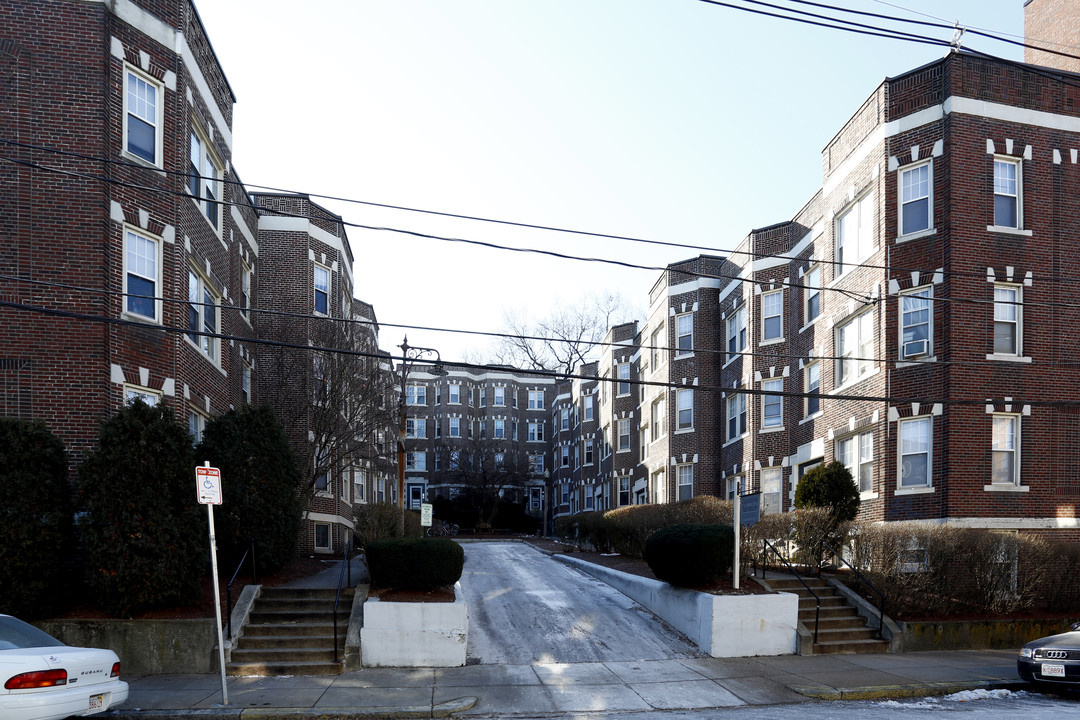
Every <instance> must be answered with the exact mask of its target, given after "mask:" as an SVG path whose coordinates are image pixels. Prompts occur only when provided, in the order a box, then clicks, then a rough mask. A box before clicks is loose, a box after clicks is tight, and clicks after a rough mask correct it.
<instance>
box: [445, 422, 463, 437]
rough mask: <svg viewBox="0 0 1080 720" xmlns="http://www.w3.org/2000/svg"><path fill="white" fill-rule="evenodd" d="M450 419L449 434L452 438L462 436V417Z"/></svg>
mask: <svg viewBox="0 0 1080 720" xmlns="http://www.w3.org/2000/svg"><path fill="white" fill-rule="evenodd" d="M448 420H449V421H450V427H449V428H448V429H447V435H448V436H449V437H452V438H459V437H461V418H456V417H452V418H448Z"/></svg>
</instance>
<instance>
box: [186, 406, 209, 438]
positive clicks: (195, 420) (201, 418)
mask: <svg viewBox="0 0 1080 720" xmlns="http://www.w3.org/2000/svg"><path fill="white" fill-rule="evenodd" d="M209 420H210V418H208V417H207V416H206V414H205V413H203V412H202V411H200V410H196V409H195V408H193V407H189V408H188V433H190V434H191V444H192V445H198V444H199V443H200V442H202V435H203V431H205V430H206V423H207V422H208V421H209Z"/></svg>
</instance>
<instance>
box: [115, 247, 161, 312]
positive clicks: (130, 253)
mask: <svg viewBox="0 0 1080 720" xmlns="http://www.w3.org/2000/svg"><path fill="white" fill-rule="evenodd" d="M164 247H165V245H164V243H162V242H161V240H160V239H159V238H157V237H154V236H153V235H149V234H147V233H145V232H143V231H141V230H138V229H136V228H133V227H131V226H128V225H125V226H124V292H125V293H126V295H125V297H124V311H123V314H124V315H126V316H129V317H134V318H138V319H139V320H142V321H147V320H149V321H151V322H154V323H158V324H161V295H162V293H161V284H162V265H163V262H162V260H163V258H162V251H163V250H164ZM147 248H153V252H154V257H152V258H150V257H147V255H148V253H146V252H145V251H146V249H147ZM148 264H152V265H153V268H147V265H148ZM148 272H149V273H153V277H151V276H150V274H148ZM131 278H136V279H138V280H141V281H143V282H152V283H153V284H154V287H153V295H152V296H146V295H144V294H143V293H141V292H139V293H135V292H132V289H133V288H132V287H131V284H130V280H131ZM134 295H139V296H140V297H138V298H135V297H132V296H134ZM132 303H152V304H153V308H154V312H153V315H147V314H146V313H144V312H141V311H139V310H134V309H132Z"/></svg>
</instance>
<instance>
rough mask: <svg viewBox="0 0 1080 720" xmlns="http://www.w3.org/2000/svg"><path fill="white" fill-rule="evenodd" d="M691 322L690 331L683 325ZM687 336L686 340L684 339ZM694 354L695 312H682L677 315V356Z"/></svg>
mask: <svg viewBox="0 0 1080 720" xmlns="http://www.w3.org/2000/svg"><path fill="white" fill-rule="evenodd" d="M684 322H686V323H689V325H690V329H689V332H687V331H686V328H684V327H682V325H683V323H684ZM684 338H686V342H683V339H684ZM693 354H694V313H692V312H689V313H682V314H681V315H676V316H675V357H685V356H687V355H693Z"/></svg>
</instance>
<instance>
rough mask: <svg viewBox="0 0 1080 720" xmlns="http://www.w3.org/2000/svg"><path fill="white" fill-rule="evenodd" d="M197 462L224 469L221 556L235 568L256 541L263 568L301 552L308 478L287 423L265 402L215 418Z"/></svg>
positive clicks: (218, 517) (218, 523)
mask: <svg viewBox="0 0 1080 720" xmlns="http://www.w3.org/2000/svg"><path fill="white" fill-rule="evenodd" d="M195 457H196V461H197V462H198V463H200V464H201V463H202V462H209V463H210V465H211V466H213V467H216V468H218V469H220V470H221V486H222V488H221V489H222V503H221V505H220V506H218V507H216V508H214V525H215V530H216V534H217V546H218V552H219V553H220V561H221V563H222V565H223V566H224V567H227V568H230V570H229V572H231V571H232V570H231V568H232V567H234V566H235V565H236V563H238V562H239V561H240V559H241V558H242V557H243V556H244V551H245V550H247V549H248V547H249V546H250V544H251V541H252V540H254V541H255V561H256V567H257V569H258V570H259V572H273V571H274V570H277V569H278V568H280V567H282V566H284V565H287V564H288V563H290V562H291V561H292V560H293V559H294V558H295V557H296V547H297V538H298V536H299V533H300V525H301V513H302V511H303V504H302V502H303V501H302V491H303V487H302V485H303V480H302V478H301V477H300V471H299V470H298V469H297V467H296V461H295V459H294V457H293V454H292V450H291V449H290V447H289V440H288V438H287V437H286V435H285V429H284V428H283V427H282V426H281V424H280V423H279V422H278V421H277V418H276V417H275V416H274V411H273V410H272V409H271V408H270V407H269V406H268V405H264V406H262V407H259V408H252V407H249V406H245V407H244V408H242V409H240V410H230V411H228V412H227V413H224V414H223V415H219V416H218V417H216V418H213V419H212V420H210V421H209V422H208V423H207V424H206V429H205V430H203V437H202V442H201V443H199V446H198V448H197V449H196V451H195Z"/></svg>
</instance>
